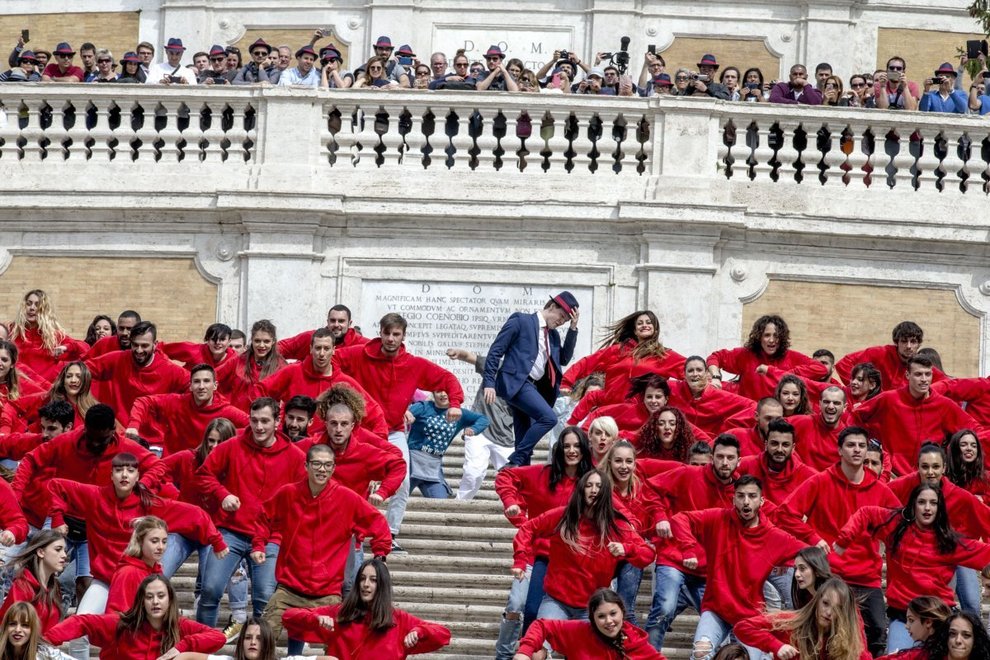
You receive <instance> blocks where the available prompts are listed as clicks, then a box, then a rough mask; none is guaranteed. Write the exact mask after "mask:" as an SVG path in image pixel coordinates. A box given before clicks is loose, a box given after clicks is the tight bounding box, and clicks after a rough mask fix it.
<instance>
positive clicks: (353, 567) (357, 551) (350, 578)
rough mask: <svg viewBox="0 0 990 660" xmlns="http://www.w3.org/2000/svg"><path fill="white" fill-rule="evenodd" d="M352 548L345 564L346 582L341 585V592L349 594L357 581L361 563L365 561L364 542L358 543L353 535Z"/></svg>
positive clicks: (350, 546)
mask: <svg viewBox="0 0 990 660" xmlns="http://www.w3.org/2000/svg"><path fill="white" fill-rule="evenodd" d="M348 547H349V548H350V550H349V551H348V553H347V563H345V564H344V583H343V585H341V591H340V592H341V594H343V595H345V596H346V595H347V592H348V591H350V590H351V587H353V586H354V583H355V582H357V575H358V571H359V570H361V563H362V562H363V561H364V544H363V543H362V544H361V545H357V539H356V538H354V537H353V536H352V537H351V544H350V545H349V546H348Z"/></svg>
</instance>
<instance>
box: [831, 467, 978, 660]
mask: <svg viewBox="0 0 990 660" xmlns="http://www.w3.org/2000/svg"><path fill="white" fill-rule="evenodd" d="M866 536H869V537H871V538H875V539H878V540H880V541H882V542H883V544H884V546H885V552H886V555H887V614H888V617H889V619H890V627H889V630H888V633H887V653H893V652H894V651H899V650H900V649H904V648H910V647H911V646H912V644H913V641H912V640H911V637H910V635H909V633H908V630H907V617H906V610H907V606H908V603H909V602H910V601H911V599H912V598H914V597H916V596H923V595H933V596H937V597H939V598H941V599H942V600H943V601H944V602H945V603H946V604H947V605H949V606H950V607H951V606H953V605H955V602H956V601H955V594H954V593H953V590H952V588H951V587H950V586H949V582H950V581H951V580H952V576H953V575H954V574H955V571H956V566H968V567H970V568H976V569H979V570H981V571H982V573H983V577H984V579H990V545H987V544H986V543H983V542H981V541H976V540H973V539H967V538H963V537H961V536H960V535H959V534H958V533H957V532H956V531H955V530H953V529H952V527H951V525H950V524H949V514H948V513H947V511H946V506H945V498H944V496H943V495H942V491H941V489H939V488H935V487H932V486H929V485H927V484H919V485H918V486H917V487H915V488H914V490H912V491H911V495H910V497H909V498H908V503H907V505H906V506H904V507H903V508H894V509H888V508H885V507H876V506H866V507H863V508H861V509H860V510H859V511H857V512H856V513H855V514H853V516H852V518H851V519H850V520H849V522H847V523H846V524H845V526H844V527H843V528H842V531H841V532H839V536H838V537H837V538H836V540H835V543H834V544H833V547H834V548H835V551H836V552H837V553H839V554H840V555H841V554H842V553H843V552H845V548H846V547H848V546H849V545H850V544H851V543H852V542H854V541H855V540H857V539H858V538H860V537H866Z"/></svg>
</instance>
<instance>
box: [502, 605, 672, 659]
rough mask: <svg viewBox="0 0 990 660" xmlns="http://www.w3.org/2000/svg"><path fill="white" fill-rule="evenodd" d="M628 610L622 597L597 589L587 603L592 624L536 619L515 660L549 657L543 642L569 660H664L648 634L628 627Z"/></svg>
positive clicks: (632, 626) (633, 627)
mask: <svg viewBox="0 0 990 660" xmlns="http://www.w3.org/2000/svg"><path fill="white" fill-rule="evenodd" d="M625 610H626V608H625V605H624V604H623V602H622V598H621V597H620V596H619V594H617V593H615V592H614V591H612V590H611V589H605V588H602V589H598V590H597V591H595V593H593V594H591V598H590V599H589V600H588V616H589V618H590V619H591V621H588V622H585V621H547V620H544V619H537V620H536V621H535V622H534V624H533V625H532V626H530V629H529V631H527V633H526V636H525V637H524V638H523V639H522V641H521V642H520V643H519V652H518V653H516V655H515V657H514V659H513V660H531V659H532V660H543V659H544V658H546V657H547V652H546V651H545V650H544V649H543V644H544V642H548V643H549V644H550V646H552V647H553V649H554V651H557V652H560V653H563V654H564V655H566V656H567V657H568V658H570V660H663V654H662V653H660V651H657V650H656V649H654V648H653V647H652V646H650V641H649V639H648V638H647V636H646V633H645V632H643V631H642V630H640V629H639V628H637V627H636V626H634V625H633V624H631V623H629V621H628V617H627V615H626V611H625ZM623 619H626V620H623Z"/></svg>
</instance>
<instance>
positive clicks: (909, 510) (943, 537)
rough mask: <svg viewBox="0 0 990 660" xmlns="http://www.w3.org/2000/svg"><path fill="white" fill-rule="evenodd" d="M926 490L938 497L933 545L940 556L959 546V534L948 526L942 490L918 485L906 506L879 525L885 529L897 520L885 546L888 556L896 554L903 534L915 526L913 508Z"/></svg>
mask: <svg viewBox="0 0 990 660" xmlns="http://www.w3.org/2000/svg"><path fill="white" fill-rule="evenodd" d="M926 490H930V491H933V492H934V493H935V494H936V495H937V496H938V510H937V511H936V513H935V522H934V523H933V524H932V531H933V532H935V545H936V547H937V548H938V551H939V552H940V553H942V554H949V553H951V552H954V551H955V549H956V546H957V545H959V541H960V537H959V534H958V533H957V532H956V531H955V530H954V529H952V525H950V524H949V514H948V512H947V511H946V509H945V495H944V494H943V493H942V489H941V488H939V487H938V486H929V485H927V484H918V485H917V486H915V487H914V489H913V490H912V491H911V495H910V496H909V497H908V501H907V504H906V505H905V506H904V507H903V508H900V509H894V513H893V514H892V515H891V516H890V518H888V519H887V520H886V521H885V522H883V523H882V524H881V526H882V527H885V526H886V525H888V524H890V523H891V522H892V521H894V520H897V526H896V527H895V528H894V531H893V532H891V533H890V542H889V543H888V544H887V553H888V554H889V555H891V556H893V555H895V554H896V553H897V550H898V547H899V546H900V544H901V539H902V538H903V537H904V532H906V531H907V530H908V528H909V527H910V526H911V525H913V524H915V514H914V507H915V504H917V502H918V497H919V496H920V495H921V493H923V492H924V491H926ZM871 531H875V530H871Z"/></svg>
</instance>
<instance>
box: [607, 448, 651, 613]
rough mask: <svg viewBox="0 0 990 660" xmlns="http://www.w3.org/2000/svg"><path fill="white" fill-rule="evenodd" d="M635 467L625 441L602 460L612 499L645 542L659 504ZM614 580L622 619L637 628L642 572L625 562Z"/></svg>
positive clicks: (637, 465)
mask: <svg viewBox="0 0 990 660" xmlns="http://www.w3.org/2000/svg"><path fill="white" fill-rule="evenodd" d="M638 468H639V461H638V460H637V454H636V448H635V447H633V446H632V444H630V443H628V442H626V441H625V440H619V441H618V442H616V443H615V444H614V445H612V448H611V449H609V450H608V452H607V453H606V454H605V457H604V459H603V460H602V470H603V471H604V474H605V479H606V481H608V482H609V483H610V484H611V485H612V496H613V497H614V498H615V501H616V502H617V503H618V504H619V506H620V507H621V508H622V510H623V511H624V512H626V513H628V514H629V515H630V516H631V517H632V520H631V521H630V522H632V523H633V525H634V526H635V527H636V531H637V532H638V533H639V534H640V536H642V537H643V538H647V539H648V538H650V537H651V536H652V535H653V534H654V528H655V527H656V524H657V509H658V507H660V506H661V502H660V496H659V495H658V494H657V492H656V491H655V490H654V489H653V488H651V487H649V486H647V485H646V483H645V480H646V475H645V474H643V473H642V472H641V471H640V470H639V469H638ZM650 563H652V562H650ZM615 579H616V591H618V592H619V595H620V596H622V601H623V603H624V605H625V606H624V608H623V609H624V610H625V613H626V620H627V621H629V622H630V623H632V624H633V625H639V624H638V623H636V595H637V594H638V593H639V585H640V583H641V582H642V581H643V569H642V568H638V567H636V566H633V565H632V564H630V563H629V562H622V563H621V564H620V565H619V572H618V574H617V575H616V578H615ZM589 612H590V610H589Z"/></svg>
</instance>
